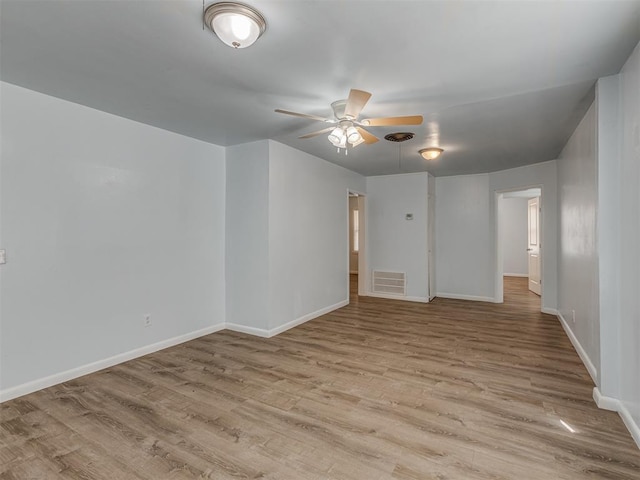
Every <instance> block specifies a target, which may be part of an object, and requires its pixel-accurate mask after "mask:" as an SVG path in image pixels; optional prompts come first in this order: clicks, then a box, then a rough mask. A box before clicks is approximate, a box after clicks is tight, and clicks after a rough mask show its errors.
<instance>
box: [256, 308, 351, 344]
mask: <svg viewBox="0 0 640 480" xmlns="http://www.w3.org/2000/svg"><path fill="white" fill-rule="evenodd" d="M346 305H349V300H348V299H347V300H342V301H341V302H338V303H335V304H333V305H329V306H328V307H324V308H321V309H320V310H316V311H315V312H311V313H307V314H306V315H303V316H302V317H299V318H296V319H295V320H292V321H290V322H287V323H285V324H283V325H280V326H279V327H275V328H272V329H271V330H269V337H274V336H276V335H278V334H279V333H282V332H284V331H286V330H289V329H290V328H293V327H297V326H298V325H301V324H303V323H305V322H308V321H309V320H313V319H314V318H318V317H321V316H322V315H326V314H327V313H329V312H333V311H334V310H337V309H339V308H342V307H344V306H346Z"/></svg>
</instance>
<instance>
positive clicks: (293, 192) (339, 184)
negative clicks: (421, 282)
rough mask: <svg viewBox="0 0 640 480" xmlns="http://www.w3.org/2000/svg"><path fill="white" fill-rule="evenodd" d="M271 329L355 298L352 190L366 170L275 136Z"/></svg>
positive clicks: (360, 188)
mask: <svg viewBox="0 0 640 480" xmlns="http://www.w3.org/2000/svg"><path fill="white" fill-rule="evenodd" d="M268 143H269V177H268V180H269V205H268V209H269V312H270V323H269V328H270V329H271V330H273V329H277V328H278V327H281V326H283V325H287V324H290V323H291V322H296V321H298V320H300V319H302V318H305V317H307V316H309V315H313V314H314V313H315V312H320V311H324V310H325V309H327V308H331V307H332V306H335V305H338V304H341V303H344V302H347V301H348V299H349V283H348V282H349V219H348V215H349V197H348V192H349V190H352V191H357V192H364V190H365V187H366V185H365V179H364V177H362V176H361V175H359V174H357V173H354V172H352V171H350V170H346V169H344V168H342V167H339V166H336V165H334V164H332V163H329V162H326V161H324V160H322V159H319V158H317V157H314V156H312V155H309V154H307V153H304V152H301V151H299V150H296V149H294V148H291V147H288V146H286V145H284V144H281V143H278V142H275V141H269V142H268Z"/></svg>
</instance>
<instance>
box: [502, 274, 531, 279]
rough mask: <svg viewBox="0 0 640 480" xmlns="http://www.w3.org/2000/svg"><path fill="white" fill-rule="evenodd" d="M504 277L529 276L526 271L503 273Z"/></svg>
mask: <svg viewBox="0 0 640 480" xmlns="http://www.w3.org/2000/svg"><path fill="white" fill-rule="evenodd" d="M502 275H503V276H504V277H521V278H529V274H528V273H503V274H502Z"/></svg>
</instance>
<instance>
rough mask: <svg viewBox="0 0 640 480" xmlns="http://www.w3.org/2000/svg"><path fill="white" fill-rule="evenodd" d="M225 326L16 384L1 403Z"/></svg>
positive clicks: (4, 392)
mask: <svg viewBox="0 0 640 480" xmlns="http://www.w3.org/2000/svg"><path fill="white" fill-rule="evenodd" d="M224 327H225V325H224V323H219V324H217V325H213V326H211V327H207V328H203V329H201V330H196V331H194V332H189V333H185V334H184V335H178V336H177V337H173V338H168V339H167V340H162V341H160V342H157V343H153V344H151V345H145V346H144V347H140V348H136V349H134V350H129V351H128V352H124V353H120V354H118V355H114V356H113V357H109V358H105V359H103V360H98V361H96V362H92V363H88V364H86V365H82V366H80V367H76V368H72V369H70V370H66V371H64V372H60V373H56V374H53V375H50V376H48V377H44V378H39V379H37V380H32V381H30V382H27V383H23V384H21V385H16V386H15V387H11V388H6V389H4V390H0V403H2V402H6V401H7V400H11V399H13V398H17V397H21V396H23V395H27V394H28V393H32V392H35V391H37V390H42V389H43V388H48V387H52V386H53V385H58V384H59V383H63V382H67V381H69V380H73V379H74V378H78V377H82V376H83V375H88V374H90V373H94V372H97V371H99V370H103V369H105V368H109V367H113V366H114V365H118V364H119V363H123V362H126V361H129V360H133V359H134V358H138V357H142V356H144V355H148V354H150V353H153V352H157V351H158V350H162V349H164V348H169V347H173V346H174V345H179V344H181V343H184V342H188V341H189V340H193V339H194V338H198V337H203V336H205V335H209V334H211V333H215V332H218V331H220V330H223V329H224Z"/></svg>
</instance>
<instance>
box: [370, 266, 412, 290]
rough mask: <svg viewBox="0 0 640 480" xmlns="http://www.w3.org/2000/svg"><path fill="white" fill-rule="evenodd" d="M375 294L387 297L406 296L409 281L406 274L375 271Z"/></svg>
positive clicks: (373, 283) (373, 282)
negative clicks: (382, 294)
mask: <svg viewBox="0 0 640 480" xmlns="http://www.w3.org/2000/svg"><path fill="white" fill-rule="evenodd" d="M372 280H373V281H372V282H371V283H372V285H373V293H384V294H385V295H398V296H405V295H406V294H407V291H406V288H407V281H406V276H405V273H404V272H382V271H379V270H374V271H373V279H372Z"/></svg>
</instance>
